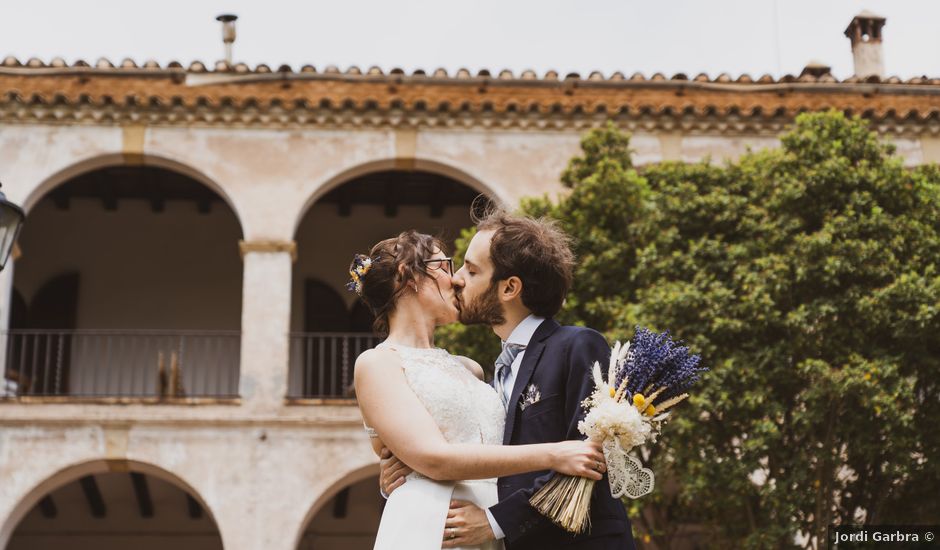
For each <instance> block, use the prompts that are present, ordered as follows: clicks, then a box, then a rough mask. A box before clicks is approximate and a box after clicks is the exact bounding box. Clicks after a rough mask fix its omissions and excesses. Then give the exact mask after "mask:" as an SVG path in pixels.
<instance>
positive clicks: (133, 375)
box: [0, 329, 241, 398]
mask: <svg viewBox="0 0 940 550" xmlns="http://www.w3.org/2000/svg"><path fill="white" fill-rule="evenodd" d="M240 345H241V337H240V333H239V332H238V331H157V330H32V329H22V330H21V329H15V330H9V331H3V332H0V354H3V357H2V361H0V365H3V366H4V368H3V371H2V374H3V376H2V386H0V397H2V398H15V397H18V396H81V397H158V398H160V397H167V398H174V397H235V396H237V395H238V373H239V356H240Z"/></svg>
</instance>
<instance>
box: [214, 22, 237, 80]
mask: <svg viewBox="0 0 940 550" xmlns="http://www.w3.org/2000/svg"><path fill="white" fill-rule="evenodd" d="M215 20H216V21H220V22H221V23H222V42H224V43H225V63H226V64H227V65H228V66H229V67H231V66H232V44H233V43H234V42H235V21H237V20H238V16H237V15H232V14H229V13H224V14H222V15H220V16H218V17H216V18H215Z"/></svg>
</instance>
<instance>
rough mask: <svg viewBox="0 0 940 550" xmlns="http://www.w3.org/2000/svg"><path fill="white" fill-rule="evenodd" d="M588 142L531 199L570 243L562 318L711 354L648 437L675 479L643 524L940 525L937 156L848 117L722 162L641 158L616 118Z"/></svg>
mask: <svg viewBox="0 0 940 550" xmlns="http://www.w3.org/2000/svg"><path fill="white" fill-rule="evenodd" d="M582 151H583V154H582V155H581V156H579V157H577V158H575V159H573V160H572V161H571V163H570V165H569V168H568V170H566V172H565V173H564V175H563V177H562V179H563V182H564V183H565V185H566V186H568V187H569V188H570V191H569V192H568V194H567V195H565V196H564V197H563V198H561V199H560V200H558V201H557V202H555V201H551V200H549V199H547V198H539V199H531V200H528V201H526V202H524V203H523V207H522V209H523V211H524V212H526V213H528V214H533V215H547V216H550V217H554V218H556V219H558V220H559V222H560V223H561V224H562V226H563V227H564V228H565V229H566V230H567V231H568V232H569V233H570V234H571V235H572V236H574V237H575V239H576V241H577V252H578V254H579V259H580V263H579V266H578V270H577V275H576V276H577V283H576V285H575V288H574V289H573V293H572V295H571V297H570V298H569V300H568V302H567V304H566V306H565V311H564V312H563V314H562V316H561V317H563V318H564V320H566V321H568V322H584V323H586V324H588V325H590V326H593V327H595V328H597V329H599V330H602V331H604V332H605V333H606V334H607V335H608V336H609V337H610V338H612V339H613V338H617V339H623V338H624V337H627V336H629V335H631V334H632V328H633V326H634V325H635V324H642V325H645V326H650V327H651V328H654V329H658V330H662V329H670V330H671V331H672V332H673V334H675V335H676V336H677V337H679V338H682V339H683V340H685V341H686V342H687V343H688V344H690V345H691V346H693V347H694V349H696V350H697V351H699V352H701V353H702V355H703V357H704V361H705V364H706V366H708V367H710V369H711V370H710V372H708V373H707V375H706V376H705V377H704V379H703V382H702V383H701V384H700V385H699V387H697V388H696V391H695V392H694V394H693V398H692V399H690V400H689V402H688V403H687V404H685V405H684V406H682V407H678V408H677V413H678V414H677V415H676V416H675V417H674V419H673V421H672V422H671V424H670V425H669V426H668V427H667V429H666V434H665V437H664V438H662V439H661V442H660V443H658V444H657V445H655V446H653V447H651V448H650V449H648V450H647V452H648V453H649V455H648V457H649V460H650V461H651V462H652V464H653V466H654V467H655V469H656V470H657V471H658V473H659V474H660V477H661V479H664V480H675V481H677V482H678V488H679V489H678V490H677V491H671V490H669V486H671V485H673V484H671V483H662V484H661V486H660V487H659V488H658V489H657V492H656V493H654V494H653V495H651V496H650V497H647V498H646V499H643V500H641V502H639V503H636V502H634V503H630V504H631V506H633V507H634V510H633V513H632V514H631V517H633V518H635V522H636V523H638V524H639V525H640V526H641V527H643V528H644V530H645V531H646V532H647V533H649V534H651V535H652V536H653V538H654V539H655V540H657V542H661V543H666V542H667V539H668V537H669V536H670V534H671V529H674V527H675V525H676V524H677V523H679V522H691V523H696V524H699V525H703V526H705V527H706V529H707V530H708V531H709V532H710V533H711V536H712V537H713V539H712V540H713V541H714V543H715V544H716V545H717V546H722V547H724V546H728V545H732V546H735V547H737V546H743V547H749V548H780V547H786V546H789V545H793V544H794V541H795V540H797V539H796V536H797V535H798V534H801V535H803V536H808V537H815V538H817V540H822V539H823V538H824V537H825V536H826V526H827V525H828V524H830V523H857V522H865V523H891V522H895V523H929V522H932V523H938V522H940V463H938V460H940V459H938V457H940V432H938V431H937V430H936V429H935V428H933V425H934V424H935V423H936V422H937V420H938V419H940V391H938V384H940V377H938V374H940V337H938V335H940V266H938V263H940V169H938V168H937V167H936V166H925V167H921V168H917V169H907V168H905V167H904V166H903V165H902V162H901V160H900V159H899V158H897V157H895V156H894V155H893V153H894V150H893V147H892V146H890V145H887V144H883V143H881V142H879V140H878V138H877V136H876V135H875V134H874V133H872V132H871V131H869V130H868V128H867V127H866V124H865V122H864V121H862V120H860V119H857V118H855V119H847V118H846V117H845V116H843V115H842V114H840V113H835V112H831V113H816V114H805V115H801V116H800V117H798V118H797V120H796V123H795V126H794V128H793V129H792V130H791V131H790V132H789V133H787V134H786V135H784V136H783V137H782V138H781V146H780V147H779V148H777V149H772V150H764V151H759V152H752V153H748V154H746V155H744V156H742V157H741V158H740V159H739V160H737V161H735V162H730V163H727V164H724V165H713V164H710V163H708V162H702V163H695V164H684V163H677V162H665V163H661V164H657V165H653V166H650V167H648V168H646V169H645V170H643V171H642V173H638V172H637V171H636V170H635V169H634V168H633V167H632V165H631V162H630V158H629V140H628V138H627V136H625V135H624V134H622V133H620V132H618V131H617V130H616V129H615V128H613V127H612V126H607V127H605V128H601V129H599V130H595V131H593V132H591V133H589V134H588V135H586V136H585V138H584V140H583V141H582ZM458 340H459V339H458ZM641 507H642V509H641Z"/></svg>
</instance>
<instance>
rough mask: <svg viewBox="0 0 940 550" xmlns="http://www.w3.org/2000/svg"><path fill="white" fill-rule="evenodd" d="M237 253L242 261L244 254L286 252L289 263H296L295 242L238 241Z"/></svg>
mask: <svg viewBox="0 0 940 550" xmlns="http://www.w3.org/2000/svg"><path fill="white" fill-rule="evenodd" d="M238 252H239V254H241V257H242V259H244V258H245V254H248V253H249V252H268V253H272V252H273V253H277V252H288V253H290V258H291V261H292V262H296V261H297V242H296V241H274V240H259V241H238Z"/></svg>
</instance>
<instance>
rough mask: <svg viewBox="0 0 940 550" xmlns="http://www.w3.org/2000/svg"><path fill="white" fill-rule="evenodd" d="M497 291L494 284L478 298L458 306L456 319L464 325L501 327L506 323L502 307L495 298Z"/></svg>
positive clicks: (491, 283)
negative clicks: (458, 311)
mask: <svg viewBox="0 0 940 550" xmlns="http://www.w3.org/2000/svg"><path fill="white" fill-rule="evenodd" d="M497 291H498V289H497V286H496V283H494V282H490V286H489V287H488V288H487V289H486V292H484V293H483V294H482V295H481V296H480V297H479V298H477V299H476V300H473V301H471V302H466V303H461V304H460V306H461V307H460V313H459V315H458V316H457V319H458V320H460V322H461V323H463V324H465V325H488V326H495V325H501V324H503V323H505V322H506V317H505V316H504V315H503V306H502V305H501V304H500V303H499V298H497V297H496V293H497Z"/></svg>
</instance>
